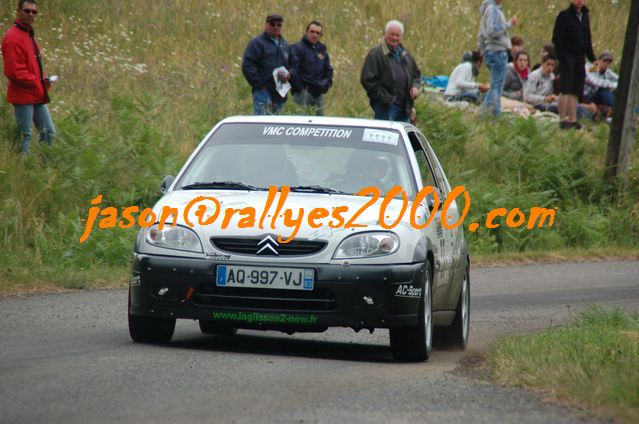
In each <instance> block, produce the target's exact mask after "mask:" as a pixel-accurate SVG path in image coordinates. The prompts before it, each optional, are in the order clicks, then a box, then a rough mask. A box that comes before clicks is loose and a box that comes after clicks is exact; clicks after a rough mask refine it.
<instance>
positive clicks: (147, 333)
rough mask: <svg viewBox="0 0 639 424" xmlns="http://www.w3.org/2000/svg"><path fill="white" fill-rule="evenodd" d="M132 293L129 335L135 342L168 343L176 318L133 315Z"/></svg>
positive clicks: (171, 336)
mask: <svg viewBox="0 0 639 424" xmlns="http://www.w3.org/2000/svg"><path fill="white" fill-rule="evenodd" d="M130 310H131V293H130V292H129V311H127V312H128V316H129V335H130V336H131V339H132V340H133V341H134V342H141V343H168V342H170V341H171V339H172V338H173V332H174V331H175V318H159V317H145V316H139V315H131V312H130Z"/></svg>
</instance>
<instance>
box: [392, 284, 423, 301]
mask: <svg viewBox="0 0 639 424" xmlns="http://www.w3.org/2000/svg"><path fill="white" fill-rule="evenodd" d="M421 295H422V288H421V287H413V285H412V284H400V285H399V286H397V290H395V296H397V297H411V298H415V297H420V296H421Z"/></svg>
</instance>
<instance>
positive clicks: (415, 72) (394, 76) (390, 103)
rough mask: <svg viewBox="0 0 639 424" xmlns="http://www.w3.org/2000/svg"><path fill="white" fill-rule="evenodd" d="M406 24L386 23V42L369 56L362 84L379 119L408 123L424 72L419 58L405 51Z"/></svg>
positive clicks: (363, 71) (369, 53)
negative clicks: (403, 39) (416, 59)
mask: <svg viewBox="0 0 639 424" xmlns="http://www.w3.org/2000/svg"><path fill="white" fill-rule="evenodd" d="M403 34H404V25H403V24H402V23H401V22H399V21H389V22H388V23H387V24H386V30H385V35H384V39H383V40H382V42H381V43H380V44H379V45H377V46H375V47H373V48H372V49H371V50H370V51H369V52H368V55H367V56H366V59H365V61H364V67H363V68H362V74H361V77H360V82H361V84H362V86H364V89H365V90H366V94H368V98H369V100H370V104H371V107H372V108H373V111H374V112H375V119H387V120H391V121H405V122H408V119H409V117H410V115H411V109H412V108H413V103H414V100H415V98H416V97H417V96H419V91H420V84H421V81H420V78H421V73H420V71H419V68H418V67H417V64H416V63H415V59H413V57H412V56H411V55H410V53H408V52H407V51H406V49H404V46H403V45H402V36H403Z"/></svg>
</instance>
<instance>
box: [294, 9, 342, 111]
mask: <svg viewBox="0 0 639 424" xmlns="http://www.w3.org/2000/svg"><path fill="white" fill-rule="evenodd" d="M322 31H323V28H322V24H321V23H319V22H318V21H312V22H311V23H310V24H308V25H307V26H306V33H305V34H304V36H303V37H302V40H301V41H299V42H298V43H296V44H293V52H294V53H295V56H297V60H298V63H297V81H296V82H295V93H294V94H293V99H294V100H295V103H297V104H299V105H302V106H304V107H306V108H310V109H312V110H314V112H315V114H316V115H318V116H321V115H324V94H325V93H326V92H327V91H328V89H329V88H330V87H331V85H332V84H333V67H332V66H331V61H330V58H329V56H328V52H327V51H326V46H325V45H324V44H322V43H321V42H320V38H321V37H322Z"/></svg>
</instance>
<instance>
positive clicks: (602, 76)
mask: <svg viewBox="0 0 639 424" xmlns="http://www.w3.org/2000/svg"><path fill="white" fill-rule="evenodd" d="M612 59H613V58H612V53H610V52H607V51H606V52H603V53H601V54H600V55H599V58H598V60H597V61H596V62H595V63H594V64H593V65H592V66H588V65H587V66H586V84H585V87H584V96H585V97H587V98H588V99H589V100H590V101H592V102H593V103H594V104H596V105H604V106H608V107H613V106H614V105H615V94H614V93H613V91H615V90H616V89H617V84H618V82H619V76H618V75H617V74H615V73H614V72H612V70H610V64H611V63H612Z"/></svg>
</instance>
